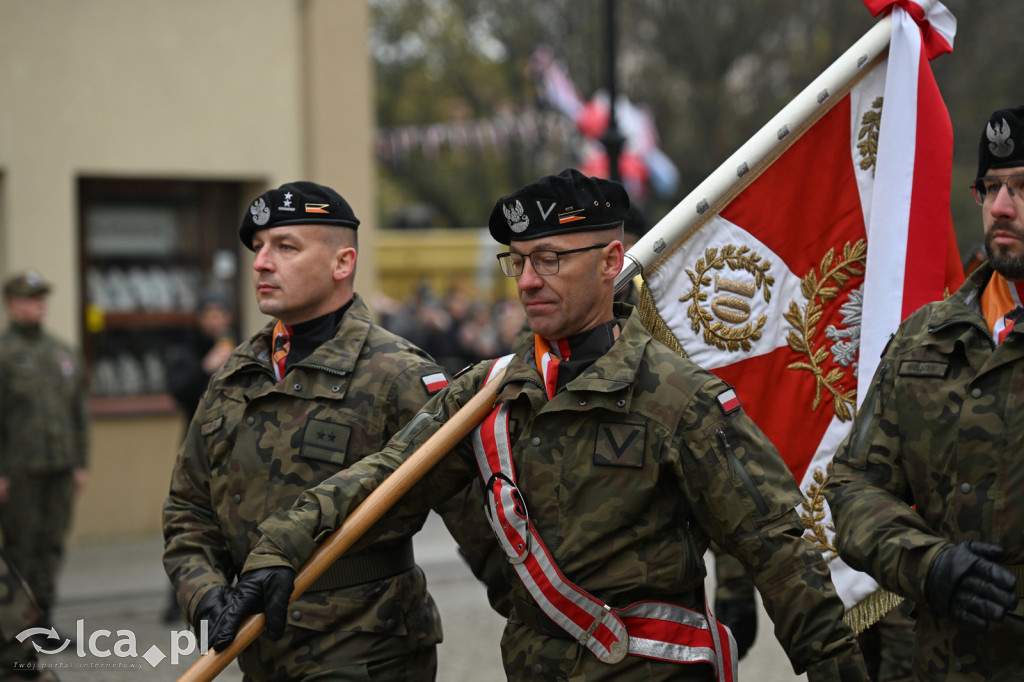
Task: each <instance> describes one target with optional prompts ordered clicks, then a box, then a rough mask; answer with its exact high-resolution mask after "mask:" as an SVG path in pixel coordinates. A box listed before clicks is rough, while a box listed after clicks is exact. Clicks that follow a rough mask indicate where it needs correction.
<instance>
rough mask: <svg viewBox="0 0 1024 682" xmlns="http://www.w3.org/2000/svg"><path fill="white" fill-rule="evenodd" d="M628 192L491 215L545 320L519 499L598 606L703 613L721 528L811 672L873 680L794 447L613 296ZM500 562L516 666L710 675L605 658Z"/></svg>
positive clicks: (528, 200)
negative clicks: (650, 605) (811, 532)
mask: <svg viewBox="0 0 1024 682" xmlns="http://www.w3.org/2000/svg"><path fill="white" fill-rule="evenodd" d="M628 201H629V200H628V198H627V197H626V194H625V191H624V190H623V188H622V186H621V185H619V184H618V183H614V182H611V181H608V180H600V179H597V178H586V177H584V176H582V175H581V174H580V173H579V172H578V171H574V170H567V171H563V173H561V174H559V175H557V176H548V177H545V178H542V179H541V180H539V181H538V182H536V183H533V184H531V185H527V186H526V187H524V188H523V189H521V190H520V191H519V192H517V193H516V194H514V195H511V196H509V197H504V198H503V199H501V200H500V201H499V202H498V204H497V206H496V207H495V211H494V213H493V214H492V216H491V220H490V229H491V232H492V234H493V235H494V236H495V238H496V239H497V240H498V241H499V242H501V243H503V244H509V242H510V240H511V244H510V249H511V250H510V252H509V253H503V254H501V255H500V256H499V258H501V259H502V260H503V261H504V263H503V265H502V268H503V270H504V271H505V273H506V274H508V275H510V276H515V277H516V278H517V282H518V287H519V292H520V298H521V300H522V303H523V305H524V307H525V309H526V311H527V315H528V316H529V318H530V322H531V325H532V327H533V329H534V331H535V332H536V333H537V336H536V340H535V344H531V345H530V347H529V349H528V350H524V349H521V350H520V352H519V353H517V354H516V355H515V356H514V357H512V358H511V360H510V362H509V364H508V367H507V369H506V371H505V374H504V378H503V379H502V381H501V385H500V388H499V404H501V405H502V406H503V408H502V409H504V408H505V407H507V408H508V417H509V424H510V431H511V433H510V434H509V442H510V444H511V445H510V449H509V452H510V454H511V457H512V460H514V465H515V475H516V477H517V481H518V484H519V486H520V493H521V498H520V500H521V502H522V504H521V505H517V509H519V510H520V511H519V513H521V514H522V515H523V518H525V517H526V511H527V510H528V518H529V519H530V520H531V521H532V523H533V524H534V525H535V526H536V529H537V531H538V533H539V536H540V537H541V539H542V542H543V543H544V544H545V545H546V547H547V549H548V551H549V552H550V554H551V556H552V558H553V560H554V562H555V564H557V567H558V568H559V569H560V570H561V572H562V573H564V575H565V576H566V577H567V578H568V579H570V580H572V581H573V582H574V583H575V584H576V585H577V586H579V587H580V588H582V589H584V590H586V591H587V592H589V593H591V594H592V595H595V596H596V597H597V598H599V599H600V600H602V602H603V603H604V604H608V605H611V606H614V607H624V606H627V605H630V604H633V603H634V602H638V601H641V600H652V599H656V600H664V601H666V602H671V603H673V604H676V605H681V606H684V607H688V608H689V609H692V610H693V611H694V612H696V613H697V614H701V615H700V616H699V619H700V621H701V622H702V623H703V622H705V621H706V620H707V619H705V617H704V615H703V614H705V612H706V609H705V595H704V589H703V588H704V578H705V566H704V563H703V556H704V552H705V550H707V548H708V542H709V538H713V539H714V540H715V541H716V542H718V544H719V545H720V546H721V547H723V548H724V549H725V550H727V551H728V552H730V553H732V554H734V555H736V556H738V557H739V558H740V559H741V560H742V561H743V563H744V564H745V565H746V566H747V568H748V569H749V570H750V572H751V574H752V575H753V576H754V580H755V583H756V584H757V587H758V589H759V590H760V591H761V594H762V596H763V597H764V600H765V603H766V604H767V607H768V611H769V613H772V614H773V618H774V621H775V627H776V634H777V636H778V638H779V640H780V641H781V642H782V643H783V645H784V646H785V648H786V650H787V652H788V654H789V656H790V659H791V660H792V663H793V667H794V669H795V670H797V671H798V672H802V671H807V673H808V676H809V679H811V680H815V681H817V680H865V679H866V674H865V671H864V666H863V660H862V659H861V655H860V652H859V650H858V648H857V645H856V642H855V641H854V638H853V635H852V633H851V631H850V630H849V629H848V628H847V627H846V626H845V625H844V624H843V622H842V615H843V606H842V603H841V601H840V600H839V598H838V597H837V595H836V593H835V590H834V588H833V586H832V583H831V579H830V576H829V572H828V568H827V567H826V565H825V562H824V561H823V560H822V557H821V556H820V555H819V554H818V553H817V552H816V551H815V550H814V548H813V547H812V546H811V545H810V544H809V543H808V541H806V540H805V539H804V538H803V528H802V525H801V522H800V519H799V518H798V516H797V514H796V511H795V507H796V505H797V504H798V503H799V502H800V500H801V495H800V491H799V489H798V487H797V484H796V482H795V481H794V480H793V477H792V475H791V474H790V473H789V470H788V469H787V468H786V466H785V464H784V463H783V461H782V459H781V457H780V456H779V455H778V453H777V452H776V451H775V449H774V448H773V447H772V445H771V443H770V442H768V440H767V439H766V438H765V437H764V435H763V434H762V433H761V432H760V431H759V430H758V429H757V427H756V426H755V425H754V424H753V422H752V421H751V420H750V419H749V418H747V417H746V415H745V414H744V413H743V411H742V409H741V408H740V407H739V405H738V403H735V402H733V401H731V400H727V399H726V398H725V397H726V396H729V395H730V393H731V392H730V390H729V387H728V386H726V385H725V384H723V383H722V382H721V381H720V380H718V379H716V378H715V377H714V376H712V375H711V374H709V373H707V372H705V371H703V370H701V369H700V368H698V367H697V366H696V365H694V364H693V363H691V362H690V361H688V360H686V359H683V358H680V357H679V356H677V355H676V354H674V353H673V352H672V351H671V350H669V349H668V348H667V347H665V346H664V345H662V344H660V343H658V342H656V341H654V340H653V339H652V338H651V336H650V334H649V333H648V332H647V330H646V328H645V327H644V325H643V323H642V322H641V320H640V319H639V318H638V316H637V315H636V313H635V310H634V309H633V308H632V307H631V306H626V305H622V304H614V305H613V301H612V299H613V289H614V280H615V277H616V275H617V274H618V273H619V271H620V270H621V268H622V263H623V251H622V241H621V240H622V227H621V223H622V220H623V217H624V215H625V212H626V209H627V207H628ZM538 273H540V276H539V275H538ZM549 339H550V340H551V341H550V342H549ZM549 343H550V344H551V345H553V346H554V347H556V348H560V350H559V353H560V354H561V359H560V360H559V362H558V363H557V365H556V367H557V375H555V374H553V372H552V369H551V363H550V362H548V363H546V365H545V366H546V367H547V369H546V370H541V369H538V368H539V367H540V366H541V364H545V363H544V359H545V358H543V357H540V358H538V356H537V354H536V350H537V348H535V347H534V346H537V347H539V348H543V347H544V346H546V345H548V344H549ZM548 359H549V360H550V357H548ZM538 360H540V362H538ZM490 366H491V363H482V364H481V365H478V366H476V367H474V368H472V369H470V370H468V371H467V372H465V373H463V374H461V375H459V376H457V377H456V378H455V379H454V380H453V382H452V384H451V385H450V386H449V387H448V388H447V389H446V390H444V391H443V392H442V393H440V394H439V395H438V396H435V398H434V399H433V400H431V401H430V402H429V403H428V404H427V406H426V407H425V408H424V409H423V411H421V412H420V414H419V415H418V416H417V417H415V418H413V420H412V421H411V422H410V423H409V425H408V426H406V428H405V429H403V431H402V432H401V433H400V434H398V436H396V437H395V438H394V439H392V441H391V442H390V443H389V444H388V446H387V448H385V449H384V450H383V451H382V452H380V453H378V454H376V455H374V456H371V457H368V458H365V459H363V460H362V461H360V462H359V463H357V464H355V465H354V466H353V467H350V468H349V469H347V470H346V471H344V472H341V473H340V474H338V475H337V476H334V477H332V478H331V479H328V480H327V481H325V482H324V483H323V484H321V485H319V486H317V487H315V488H313V489H311V490H309V491H307V492H306V493H304V494H303V495H302V496H301V497H300V498H299V499H298V500H297V501H296V504H295V505H294V506H293V507H292V508H291V509H290V510H281V511H278V512H275V513H274V514H272V515H271V516H270V517H269V518H267V520H266V521H264V522H263V523H262V524H261V526H260V532H261V533H262V539H261V540H260V541H259V543H258V544H257V546H256V548H255V549H254V551H253V552H252V553H251V554H250V555H249V558H248V559H247V560H246V565H245V567H244V568H243V573H242V578H241V582H247V581H248V576H249V575H250V574H253V575H258V572H259V571H261V570H273V571H283V572H285V573H286V574H287V572H290V571H291V570H293V568H294V567H296V566H299V565H300V564H301V563H302V562H303V561H304V560H305V559H306V558H307V557H308V556H309V555H310V553H311V552H312V551H313V550H314V548H315V546H316V543H317V542H318V541H319V540H321V539H322V538H323V537H324V535H325V534H326V533H328V532H329V531H332V530H333V529H335V528H336V527H337V526H338V525H339V524H340V523H341V522H342V521H343V520H344V519H345V517H346V516H347V515H348V514H349V513H350V512H351V511H352V509H353V508H354V507H355V506H356V505H357V504H358V503H359V502H360V501H361V500H362V499H363V498H365V497H366V495H367V494H368V493H369V491H370V490H372V488H373V487H374V486H375V485H376V484H377V482H378V481H379V480H380V479H381V478H383V477H384V476H386V475H387V473H388V472H389V471H392V470H394V469H395V468H396V467H397V466H398V465H399V464H400V463H401V462H403V461H404V460H405V459H406V458H407V457H408V456H409V455H410V454H411V453H412V452H413V451H414V450H415V449H416V448H417V447H418V446H419V445H420V444H422V443H423V442H424V440H425V439H426V438H428V437H429V436H430V435H431V434H432V433H435V432H437V431H438V429H439V428H440V427H441V426H442V425H443V424H444V422H445V421H446V420H448V419H449V418H450V417H451V416H452V415H453V414H454V413H455V412H456V411H458V410H459V409H460V408H461V407H462V406H463V405H465V404H466V402H467V401H468V400H470V399H471V398H472V397H473V396H474V395H475V394H476V393H477V392H478V390H479V389H480V387H481V385H482V383H483V382H484V380H485V375H486V374H487V373H488V371H489V370H490ZM549 386H550V389H551V390H550V391H549V390H548V387H549ZM496 413H497V412H496ZM492 416H493V415H492ZM476 439H477V436H473V437H467V438H465V439H463V440H462V441H461V442H460V443H458V444H457V445H456V446H455V448H454V449H453V450H452V452H450V453H449V454H448V455H447V457H446V458H445V459H444V460H442V462H441V463H440V464H439V465H438V467H437V468H435V470H434V471H432V472H431V474H430V475H429V476H428V477H427V478H426V479H425V480H424V481H422V482H421V483H420V485H418V486H416V487H415V488H414V489H413V490H412V491H411V493H410V494H409V496H407V499H405V500H404V501H403V503H401V504H400V505H399V507H398V508H396V510H394V512H395V514H396V516H401V515H402V514H411V515H415V514H419V513H421V511H422V510H423V509H425V508H427V507H429V506H431V505H434V504H436V503H437V502H438V501H439V500H444V499H446V498H448V497H449V496H451V495H452V494H457V493H459V492H460V491H463V490H464V489H465V486H466V484H467V482H468V481H471V480H474V478H475V477H480V472H479V470H478V466H477V462H476V459H475V457H476V455H475V452H474V444H473V442H472V441H474V440H476ZM490 482H491V483H493V484H497V483H498V478H497V477H495V476H492V477H491V478H490ZM502 485H503V484H502ZM513 499H517V498H515V496H513ZM500 525H501V524H499V526H500ZM503 537H504V536H503ZM504 568H505V570H506V571H507V572H509V574H510V576H511V577H510V578H509V582H510V584H511V585H512V586H513V592H512V601H513V604H514V606H513V608H512V611H511V614H510V615H509V618H508V621H507V625H506V629H505V634H504V636H503V638H502V642H501V648H502V656H503V661H504V666H505V671H506V673H507V676H508V678H509V679H512V680H568V679H572V680H583V681H588V682H589V681H592V680H632V679H636V680H667V679H673V680H710V679H714V678H715V669H714V668H713V667H712V665H711V664H708V663H701V662H694V663H688V664H680V663H676V662H666V661H663V660H656V659H655V658H650V657H642V656H639V655H632V654H631V655H624V657H622V658H620V659H619V660H617V661H613V662H608V663H606V662H602V661H601V660H599V659H598V658H597V657H596V655H595V654H594V653H592V652H591V650H590V649H589V648H587V647H586V646H584V645H582V644H581V641H584V640H586V639H587V638H586V637H583V638H582V639H581V640H580V641H577V640H576V639H574V638H573V637H571V636H569V634H568V633H567V632H566V631H565V630H563V629H562V628H560V627H559V626H558V625H556V624H555V622H553V620H551V619H550V618H549V617H548V616H546V615H545V614H544V613H543V612H542V609H541V607H540V606H538V603H537V602H535V601H534V599H533V598H532V596H531V594H530V592H529V591H528V588H527V586H526V585H525V584H524V582H522V581H520V580H519V577H518V574H516V573H513V572H512V571H513V569H512V568H511V567H510V566H509V565H508V564H505V566H504ZM255 582H261V583H262V584H261V587H262V588H263V589H262V592H263V598H262V600H261V602H260V604H259V607H261V608H262V606H264V605H265V604H268V603H269V604H273V603H275V602H276V601H277V600H278V599H279V596H278V594H277V593H278V590H277V588H275V586H273V585H268V584H267V583H266V582H265V581H255ZM219 625H221V626H224V627H228V626H237V623H229V622H227V621H221V622H220V623H219ZM229 634H232V635H233V634H234V630H231V631H230V633H229ZM688 651H691V650H689V649H688ZM722 679H725V677H724V676H723V678H722Z"/></svg>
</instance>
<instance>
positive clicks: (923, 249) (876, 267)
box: [644, 0, 963, 609]
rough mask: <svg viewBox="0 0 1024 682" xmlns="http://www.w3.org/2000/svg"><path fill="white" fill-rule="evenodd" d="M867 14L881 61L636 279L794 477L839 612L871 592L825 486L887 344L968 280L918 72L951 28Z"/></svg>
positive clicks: (916, 17) (923, 18) (944, 156)
mask: <svg viewBox="0 0 1024 682" xmlns="http://www.w3.org/2000/svg"><path fill="white" fill-rule="evenodd" d="M865 4H866V5H867V6H868V8H869V9H870V10H871V11H872V14H873V15H875V16H877V15H878V14H879V13H881V12H888V11H892V13H893V16H892V36H891V39H890V50H889V54H888V57H887V58H884V59H882V61H881V62H880V63H879V64H878V65H877V66H875V67H874V68H873V69H871V70H870V71H869V72H868V73H867V74H866V75H863V76H862V77H861V79H860V80H859V81H858V82H857V83H856V84H855V85H854V86H853V87H852V88H851V89H850V90H849V91H848V93H847V94H846V95H845V96H843V97H842V98H841V99H840V100H839V101H838V102H836V103H835V104H833V105H832V107H831V109H830V110H829V111H828V112H827V113H825V114H824V116H822V117H821V118H820V119H819V120H818V121H817V122H816V123H815V124H814V125H813V126H811V127H810V128H809V129H808V130H806V132H804V133H803V135H801V136H800V137H799V139H797V140H796V141H795V142H793V143H792V145H791V146H790V147H789V148H788V149H787V150H786V151H785V152H784V153H783V154H782V155H781V156H780V157H779V158H778V159H777V160H775V162H774V163H772V164H771V165H770V166H768V167H767V168H766V169H765V170H764V171H763V172H762V173H761V175H760V176H759V177H757V178H756V179H755V180H754V181H753V183H752V184H750V185H749V186H748V187H747V188H746V189H744V190H743V191H742V192H741V193H740V194H739V195H738V196H737V197H736V198H735V199H734V200H733V201H732V202H730V203H729V204H728V205H727V206H725V208H724V209H722V210H720V211H719V212H718V215H716V216H714V217H713V218H711V219H710V220H709V221H708V222H707V223H706V224H705V225H704V226H703V227H702V228H701V229H699V230H698V231H696V232H695V233H694V234H693V235H692V236H691V237H689V239H688V241H686V243H685V246H684V247H683V248H679V249H677V250H676V251H675V253H673V254H672V255H671V256H669V257H668V258H666V259H665V260H663V261H661V262H660V263H658V264H657V266H656V267H657V269H656V270H654V271H645V272H644V278H645V280H646V282H647V285H648V287H649V288H650V290H651V293H652V295H653V298H654V304H655V308H656V309H657V313H658V315H659V316H660V317H661V319H662V320H663V321H664V322H665V324H666V325H667V327H668V329H669V331H670V332H671V333H672V334H673V335H674V336H675V338H676V340H677V341H678V342H679V344H680V345H681V346H682V348H683V350H684V351H685V352H686V354H687V355H688V356H689V357H690V358H691V359H693V360H694V361H695V362H696V363H697V364H698V365H700V366H702V367H704V368H706V369H709V370H711V371H713V372H714V373H715V374H717V375H718V376H720V377H721V378H722V379H724V380H725V381H727V382H728V383H729V384H731V385H732V386H734V387H735V388H736V391H737V393H738V394H739V397H740V398H741V399H742V401H743V405H744V408H745V409H746V411H747V412H748V414H749V415H750V416H751V417H752V418H753V419H754V420H755V421H756V422H757V424H758V425H759V426H760V427H761V429H762V430H763V431H764V432H765V434H766V435H767V436H768V437H769V438H770V439H771V440H772V442H773V443H774V444H775V445H776V447H778V449H779V451H780V452H781V453H782V455H783V457H784V458H785V459H786V462H787V463H788V464H789V466H790V469H791V470H792V472H793V474H794V476H795V477H796V479H797V481H799V482H800V485H801V488H802V489H803V491H804V493H805V501H804V506H803V509H802V510H801V515H802V516H803V517H804V521H805V525H806V526H807V528H808V531H807V532H808V535H809V537H811V539H812V540H813V541H814V542H815V544H816V545H817V546H818V548H819V549H820V550H821V551H822V553H823V554H824V555H825V557H826V559H828V560H829V562H830V563H829V566H830V569H831V571H832V575H833V580H834V581H835V583H836V587H837V589H838V590H839V592H840V595H841V596H842V598H843V601H844V602H845V604H846V606H847V608H848V609H851V608H853V607H854V606H855V605H857V604H858V603H860V602H861V601H862V600H863V599H864V598H865V597H867V596H868V595H870V594H872V593H874V592H875V591H876V590H877V585H876V584H875V583H874V582H873V581H872V580H870V578H868V577H867V576H866V575H864V574H862V573H858V572H856V571H853V570H852V569H850V568H849V567H847V566H845V564H844V563H843V562H842V560H841V559H839V558H838V557H837V556H836V553H835V550H834V541H833V533H832V528H831V526H832V524H831V517H830V514H829V511H828V506H827V504H826V503H825V500H824V498H823V497H822V495H821V490H820V489H821V483H822V482H823V480H824V477H825V475H826V473H827V468H828V465H829V463H830V461H831V459H832V456H833V454H834V453H835V451H836V449H837V448H838V447H839V445H840V443H841V442H842V440H843V439H844V437H845V436H846V434H847V433H848V432H849V430H850V426H851V423H852V418H853V416H854V414H855V413H856V407H857V405H858V395H862V394H863V393H864V391H865V390H866V387H867V386H868V384H869V383H870V381H871V378H872V375H873V373H874V370H875V367H876V365H877V362H878V359H879V356H880V354H881V351H882V349H883V347H884V345H885V343H886V341H887V339H888V338H889V336H890V334H892V333H893V332H894V331H895V330H896V327H897V326H898V324H899V322H900V321H901V320H902V319H903V318H904V317H906V316H907V315H908V314H909V313H910V312H912V311H913V310H915V309H916V308H918V307H920V306H921V305H923V304H924V303H926V302H928V301H932V300H936V299H939V298H941V297H942V296H943V294H944V292H945V291H946V290H947V289H948V290H950V291H952V290H953V289H955V288H956V287H957V286H959V285H960V283H962V281H963V271H962V269H961V267H960V260H959V255H958V253H957V248H956V242H955V238H954V235H953V229H952V221H951V218H950V212H949V196H950V177H951V165H952V149H953V145H952V129H951V126H950V122H949V115H948V113H947V111H946V108H945V105H944V104H943V102H942V99H941V97H940V95H939V92H938V88H937V86H936V84H935V80H934V78H933V77H932V73H931V70H930V68H929V65H928V60H929V59H930V58H932V57H934V56H937V55H938V54H941V53H942V52H948V51H951V50H952V43H953V33H954V31H955V20H954V19H953V17H952V15H950V14H949V12H948V11H947V10H946V9H945V7H943V6H942V5H941V4H939V3H923V2H922V3H920V4H919V3H918V2H916V1H911V0H900V1H899V2H874V1H872V0H865ZM922 5H926V7H922Z"/></svg>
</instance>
